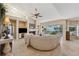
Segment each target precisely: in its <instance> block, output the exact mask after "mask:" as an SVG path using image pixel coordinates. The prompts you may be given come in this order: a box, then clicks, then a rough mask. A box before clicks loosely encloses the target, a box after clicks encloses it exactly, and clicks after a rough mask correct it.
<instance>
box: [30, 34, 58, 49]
mask: <svg viewBox="0 0 79 59" xmlns="http://www.w3.org/2000/svg"><path fill="white" fill-rule="evenodd" d="M29 43H30V45H31V46H32V47H33V48H35V49H38V50H51V49H55V48H56V47H57V46H58V45H59V38H57V37H56V36H37V35H32V36H31V39H30V41H29Z"/></svg>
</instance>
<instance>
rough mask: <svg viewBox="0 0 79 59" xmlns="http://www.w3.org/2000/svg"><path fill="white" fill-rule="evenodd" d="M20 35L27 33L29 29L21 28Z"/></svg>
mask: <svg viewBox="0 0 79 59" xmlns="http://www.w3.org/2000/svg"><path fill="white" fill-rule="evenodd" d="M19 33H27V28H19Z"/></svg>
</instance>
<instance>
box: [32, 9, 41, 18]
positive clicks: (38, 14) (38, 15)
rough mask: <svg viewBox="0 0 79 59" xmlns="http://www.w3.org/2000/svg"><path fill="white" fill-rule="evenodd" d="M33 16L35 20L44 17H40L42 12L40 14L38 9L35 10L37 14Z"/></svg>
mask: <svg viewBox="0 0 79 59" xmlns="http://www.w3.org/2000/svg"><path fill="white" fill-rule="evenodd" d="M32 15H33V17H35V18H38V17H42V16H41V15H40V12H38V9H37V8H35V13H32Z"/></svg>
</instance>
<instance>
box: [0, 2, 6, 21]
mask: <svg viewBox="0 0 79 59" xmlns="http://www.w3.org/2000/svg"><path fill="white" fill-rule="evenodd" d="M5 13H6V7H5V6H4V4H2V3H0V20H2V19H3V18H4V16H5Z"/></svg>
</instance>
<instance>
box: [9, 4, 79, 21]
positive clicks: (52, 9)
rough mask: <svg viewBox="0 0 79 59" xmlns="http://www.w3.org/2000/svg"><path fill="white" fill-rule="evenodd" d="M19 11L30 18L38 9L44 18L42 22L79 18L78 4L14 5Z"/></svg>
mask: <svg viewBox="0 0 79 59" xmlns="http://www.w3.org/2000/svg"><path fill="white" fill-rule="evenodd" d="M10 5H12V6H13V7H14V8H16V9H17V10H20V11H21V12H23V13H24V14H25V15H26V16H30V15H31V13H33V12H34V9H35V8H37V9H38V10H39V12H40V13H41V14H40V15H42V16H43V17H41V18H38V19H40V20H51V19H65V18H74V17H75V18H76V17H77V18H78V17H79V4H78V3H12V4H10Z"/></svg>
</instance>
